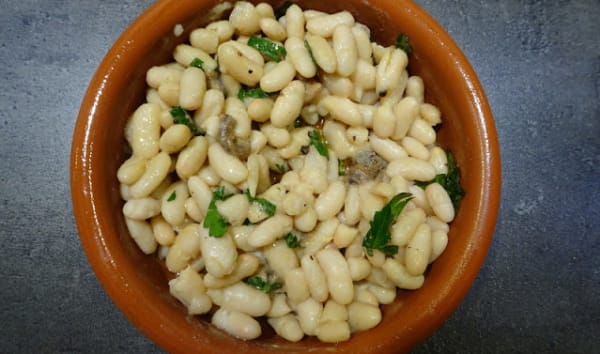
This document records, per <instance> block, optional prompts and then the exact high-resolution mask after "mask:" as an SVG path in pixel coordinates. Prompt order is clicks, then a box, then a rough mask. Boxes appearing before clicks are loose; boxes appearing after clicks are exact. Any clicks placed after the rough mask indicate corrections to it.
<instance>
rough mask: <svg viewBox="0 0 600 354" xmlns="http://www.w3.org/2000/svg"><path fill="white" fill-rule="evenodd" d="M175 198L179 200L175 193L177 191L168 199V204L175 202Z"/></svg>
mask: <svg viewBox="0 0 600 354" xmlns="http://www.w3.org/2000/svg"><path fill="white" fill-rule="evenodd" d="M175 198H177V193H175V191H173V193H171V195H169V198H167V202H172V201H174V200H175Z"/></svg>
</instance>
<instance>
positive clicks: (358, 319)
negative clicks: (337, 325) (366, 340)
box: [348, 302, 381, 331]
mask: <svg viewBox="0 0 600 354" xmlns="http://www.w3.org/2000/svg"><path fill="white" fill-rule="evenodd" d="M379 322H381V310H380V309H379V306H372V305H368V304H364V303H361V302H353V303H351V304H350V305H348V324H350V329H351V330H352V331H366V330H367V329H371V328H373V327H375V326H377V325H378V324H379Z"/></svg>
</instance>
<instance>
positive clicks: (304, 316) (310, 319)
mask: <svg viewBox="0 0 600 354" xmlns="http://www.w3.org/2000/svg"><path fill="white" fill-rule="evenodd" d="M296 313H297V314H298V322H299V323H300V327H301V328H302V330H303V331H304V333H306V334H308V335H309V336H312V335H315V334H316V331H317V327H318V326H319V320H320V318H321V314H322V313H323V305H322V304H321V303H320V302H317V301H316V300H315V299H313V298H312V297H309V298H308V299H306V300H305V301H303V302H301V303H299V304H298V305H297V306H296Z"/></svg>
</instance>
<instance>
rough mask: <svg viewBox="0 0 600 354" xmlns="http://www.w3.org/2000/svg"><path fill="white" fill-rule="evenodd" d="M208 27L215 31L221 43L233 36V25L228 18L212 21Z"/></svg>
mask: <svg viewBox="0 0 600 354" xmlns="http://www.w3.org/2000/svg"><path fill="white" fill-rule="evenodd" d="M206 29H207V30H209V31H213V32H215V33H216V34H217V36H218V37H219V43H223V42H226V41H228V40H230V39H231V36H233V31H234V29H233V26H231V23H229V21H227V20H220V21H215V22H211V23H209V24H208V25H207V26H206Z"/></svg>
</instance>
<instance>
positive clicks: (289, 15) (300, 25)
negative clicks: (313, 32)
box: [285, 4, 304, 38]
mask: <svg viewBox="0 0 600 354" xmlns="http://www.w3.org/2000/svg"><path fill="white" fill-rule="evenodd" d="M285 19H286V21H285V22H286V32H287V35H288V37H298V38H302V37H304V13H303V12H302V9H301V8H300V6H298V5H296V4H293V5H291V6H290V7H288V9H287V11H286V12H285Z"/></svg>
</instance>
